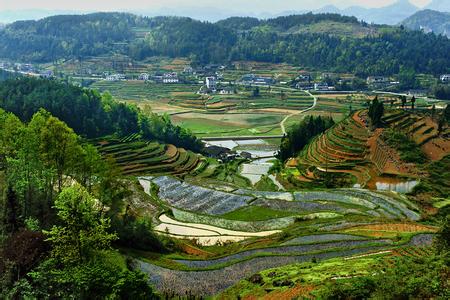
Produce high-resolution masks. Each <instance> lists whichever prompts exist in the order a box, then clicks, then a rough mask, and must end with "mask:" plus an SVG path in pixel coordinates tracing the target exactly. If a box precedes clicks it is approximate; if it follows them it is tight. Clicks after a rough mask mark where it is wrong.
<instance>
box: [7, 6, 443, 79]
mask: <svg viewBox="0 0 450 300" xmlns="http://www.w3.org/2000/svg"><path fill="white" fill-rule="evenodd" d="M324 21H332V22H340V23H344V24H346V25H347V24H351V25H349V26H362V27H368V26H372V28H371V29H373V31H374V32H375V34H373V35H368V36H366V37H363V38H361V37H359V36H345V37H344V36H339V35H330V34H328V33H323V34H318V33H305V32H303V33H302V32H299V31H298V30H297V29H298V27H299V26H306V25H309V24H314V23H319V22H324ZM135 27H138V28H140V29H141V30H140V32H141V31H145V32H146V35H145V38H144V39H142V35H137V34H136V31H135V30H134V28H135ZM290 31H292V32H294V33H290V34H286V32H290ZM417 45H427V47H417ZM113 51H114V52H120V53H122V54H127V55H130V56H132V57H133V58H135V59H138V60H142V59H145V58H146V57H149V56H154V55H165V56H170V57H195V58H196V61H197V62H202V63H211V62H227V61H230V60H256V61H264V62H274V63H279V62H286V63H292V64H298V65H301V66H305V67H313V68H322V69H327V70H335V71H338V72H353V73H356V74H359V75H361V76H365V75H368V74H371V75H373V74H379V75H383V74H384V75H389V74H399V73H401V74H402V80H401V82H402V84H404V85H405V87H407V88H414V87H415V86H416V85H417V81H416V80H415V78H414V76H411V75H413V73H411V70H414V71H415V72H421V73H432V74H442V73H446V72H447V71H448V69H449V67H450V61H449V57H448V53H449V52H450V41H449V40H448V39H447V38H446V37H444V36H436V35H434V34H425V33H423V32H419V31H409V30H405V29H403V28H392V29H390V30H382V29H379V28H378V27H377V26H375V25H367V24H365V23H359V22H358V21H357V20H356V18H354V17H345V16H339V15H336V14H318V15H313V14H306V15H293V16H284V17H279V18H275V19H270V20H263V21H260V20H257V19H253V18H230V19H227V20H223V21H220V22H218V23H215V24H212V23H208V22H200V21H196V20H192V19H190V18H180V17H156V18H141V17H137V16H133V15H129V14H117V13H110V14H108V13H103V14H92V15H85V16H56V17H50V18H46V19H43V20H40V21H27V22H17V23H14V24H12V25H8V26H6V28H5V29H4V30H2V31H0V57H8V58H11V59H16V60H24V61H52V60H56V59H57V58H69V57H73V58H82V57H85V56H92V55H101V54H107V53H111V52H113ZM423 62H425V63H423ZM403 79H404V80H403Z"/></svg>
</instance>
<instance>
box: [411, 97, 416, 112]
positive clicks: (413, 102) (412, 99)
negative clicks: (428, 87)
mask: <svg viewBox="0 0 450 300" xmlns="http://www.w3.org/2000/svg"><path fill="white" fill-rule="evenodd" d="M415 103H416V97H414V96H413V97H412V98H411V109H412V110H414V104H415Z"/></svg>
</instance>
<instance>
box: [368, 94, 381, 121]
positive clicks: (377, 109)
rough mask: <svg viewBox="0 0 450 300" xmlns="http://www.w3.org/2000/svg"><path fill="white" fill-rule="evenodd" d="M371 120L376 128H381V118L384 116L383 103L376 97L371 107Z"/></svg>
mask: <svg viewBox="0 0 450 300" xmlns="http://www.w3.org/2000/svg"><path fill="white" fill-rule="evenodd" d="M368 114H369V118H370V120H371V121H372V125H373V126H374V127H379V126H380V125H381V118H382V117H383V114H384V105H383V102H380V101H378V97H375V99H373V101H372V102H371V103H370V105H369V113H368Z"/></svg>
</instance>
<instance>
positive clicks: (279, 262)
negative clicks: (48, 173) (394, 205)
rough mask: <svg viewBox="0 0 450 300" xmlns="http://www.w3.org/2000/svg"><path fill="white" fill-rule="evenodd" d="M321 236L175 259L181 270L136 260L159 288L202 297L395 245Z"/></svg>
mask: <svg viewBox="0 0 450 300" xmlns="http://www.w3.org/2000/svg"><path fill="white" fill-rule="evenodd" d="M310 238H311V239H313V238H312V237H310ZM320 239H321V238H320V237H319V238H318V239H317V241H316V242H315V243H314V244H306V245H292V246H279V247H274V248H262V249H254V250H248V251H243V252H239V253H236V254H233V255H230V256H226V257H222V258H218V259H212V260H202V261H200V260H174V262H175V263H177V264H178V265H179V266H180V267H183V268H185V269H186V268H188V269H187V270H183V271H182V270H173V269H167V268H164V267H160V266H156V265H154V264H151V263H148V262H144V261H138V266H139V268H140V269H141V270H142V271H143V272H145V273H146V274H148V276H149V278H150V281H151V282H152V283H153V284H154V285H155V286H156V287H157V289H158V290H160V291H166V292H169V293H170V292H173V291H177V293H178V294H180V295H182V294H185V293H192V294H193V295H199V296H200V295H201V296H205V295H213V294H217V293H218V292H220V291H223V290H224V289H226V288H228V287H230V286H232V285H233V284H235V283H236V282H238V281H239V280H241V279H243V278H247V277H249V276H250V275H252V274H255V273H257V272H259V271H262V270H266V269H270V268H274V267H280V266H284V265H289V264H293V263H300V262H307V261H311V260H312V259H313V258H314V259H315V260H325V259H330V258H335V257H351V256H355V255H365V254H367V253H372V252H373V253H380V252H381V251H388V250H390V249H392V248H393V247H394V246H393V245H392V241H391V240H389V239H380V240H370V239H369V240H348V241H339V242H328V241H326V242H321V241H320ZM430 243H431V235H418V236H415V237H413V238H412V240H411V241H410V242H409V243H408V244H407V246H426V245H429V244H430Z"/></svg>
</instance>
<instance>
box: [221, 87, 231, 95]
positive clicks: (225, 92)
mask: <svg viewBox="0 0 450 300" xmlns="http://www.w3.org/2000/svg"><path fill="white" fill-rule="evenodd" d="M219 94H220V95H233V94H234V89H233V88H231V87H226V88H223V89H220V90H219Z"/></svg>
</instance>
